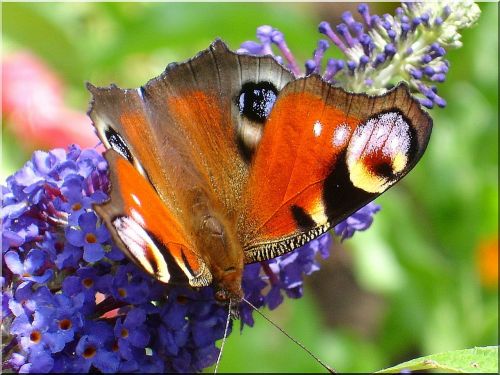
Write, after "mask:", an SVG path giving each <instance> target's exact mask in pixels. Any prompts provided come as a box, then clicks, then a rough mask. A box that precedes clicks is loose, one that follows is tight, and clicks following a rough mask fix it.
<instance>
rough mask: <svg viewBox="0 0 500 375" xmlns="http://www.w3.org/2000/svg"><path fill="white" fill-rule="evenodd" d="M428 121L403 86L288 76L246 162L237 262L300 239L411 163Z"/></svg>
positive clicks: (362, 200)
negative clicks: (366, 89) (366, 90)
mask: <svg viewBox="0 0 500 375" xmlns="http://www.w3.org/2000/svg"><path fill="white" fill-rule="evenodd" d="M431 127H432V121H431V119H430V117H429V116H428V115H427V114H426V113H425V112H424V111H423V110H422V109H421V108H420V105H419V104H418V103H417V102H416V101H415V100H414V99H413V98H412V97H411V95H410V94H409V92H408V89H407V87H406V86H404V85H400V86H398V87H397V88H395V89H393V90H392V91H390V92H388V93H387V94H385V95H383V96H379V97H369V96H367V95H364V94H348V93H347V92H345V91H344V90H342V89H339V88H334V87H333V86H331V85H330V84H328V83H326V82H324V81H323V80H322V79H321V78H320V77H318V76H310V77H307V78H304V79H299V80H296V81H294V82H291V83H289V84H288V85H287V86H286V87H285V88H284V89H283V90H282V92H281V93H280V94H279V97H278V100H277V101H276V103H275V105H274V107H273V109H272V111H271V113H270V117H269V119H268V121H267V122H266V125H265V127H264V133H263V136H262V140H261V142H260V144H259V146H258V147H257V151H256V154H255V156H254V160H253V164H252V165H251V169H250V176H249V180H248V183H247V186H246V190H245V195H244V210H243V215H242V218H241V221H240V223H239V227H240V228H244V233H245V234H244V235H243V236H242V238H241V241H242V243H243V245H244V249H245V261H246V262H247V263H251V262H255V261H261V260H264V259H269V258H273V257H276V256H278V255H281V254H283V253H285V252H288V251H290V250H293V249H294V248H296V247H299V246H302V245H303V244H305V243H306V242H308V241H310V240H312V239H313V238H315V237H317V236H319V235H320V234H322V233H324V232H326V231H327V230H329V229H330V228H331V227H333V226H334V225H336V224H337V223H338V222H340V221H341V220H343V219H345V218H346V217H347V216H348V215H350V214H351V213H353V212H354V211H356V210H357V209H359V208H361V207H362V206H364V205H365V204H367V203H368V202H370V201H371V200H373V199H374V198H375V197H376V196H378V195H379V194H381V193H382V192H384V191H385V190H386V189H388V188H389V187H390V186H392V185H393V184H394V183H395V182H397V181H398V180H399V179H401V178H402V177H403V176H404V175H405V174H406V173H407V172H408V171H409V170H410V169H411V168H412V167H413V166H414V165H415V164H416V162H417V161H418V159H419V158H420V157H421V156H422V153H423V152H424V150H425V148H426V146H427V142H428V139H429V136H430V132H431Z"/></svg>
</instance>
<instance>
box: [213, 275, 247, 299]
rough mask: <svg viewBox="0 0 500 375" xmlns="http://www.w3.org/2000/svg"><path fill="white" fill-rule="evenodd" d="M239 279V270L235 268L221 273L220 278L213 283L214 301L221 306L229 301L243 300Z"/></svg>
mask: <svg viewBox="0 0 500 375" xmlns="http://www.w3.org/2000/svg"><path fill="white" fill-rule="evenodd" d="M241 277H242V272H241V270H237V269H236V268H231V269H228V270H225V271H223V273H222V275H221V277H220V278H219V280H217V281H216V283H215V295H214V297H215V300H216V301H218V302H220V303H223V304H228V303H229V302H230V301H231V302H239V301H241V300H242V298H243V290H242V289H241Z"/></svg>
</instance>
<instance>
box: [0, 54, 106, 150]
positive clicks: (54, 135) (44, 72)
mask: <svg viewBox="0 0 500 375" xmlns="http://www.w3.org/2000/svg"><path fill="white" fill-rule="evenodd" d="M2 83H3V86H2V106H3V110H2V111H3V115H2V116H3V118H4V120H7V121H6V123H7V124H8V126H9V129H10V130H11V131H12V133H14V134H15V136H16V137H18V138H19V140H20V141H21V143H22V144H23V145H24V146H25V147H26V149H27V150H28V151H31V150H33V149H36V148H56V147H67V146H68V145H69V144H72V143H76V144H78V145H80V146H81V147H94V146H96V145H97V144H98V142H99V140H98V138H97V136H96V135H95V133H94V128H93V127H92V125H91V121H90V119H89V118H88V117H87V116H86V114H85V113H84V111H76V110H74V109H71V108H69V107H67V106H66V104H65V103H64V84H63V82H62V80H61V79H60V78H59V77H58V76H57V74H56V73H55V72H53V71H52V70H51V69H50V68H49V67H48V66H47V65H46V64H45V63H44V62H43V61H41V60H40V59H39V58H38V57H37V56H35V55H33V54H31V53H30V52H17V53H13V54H10V55H7V56H5V57H4V59H3V61H2ZM82 87H83V83H82Z"/></svg>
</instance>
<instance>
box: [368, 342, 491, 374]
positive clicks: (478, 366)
mask: <svg viewBox="0 0 500 375" xmlns="http://www.w3.org/2000/svg"><path fill="white" fill-rule="evenodd" d="M428 369H434V370H439V371H442V372H458V373H498V346H486V347H482V348H473V349H464V350H454V351H451V352H444V353H439V354H432V355H428V356H426V357H420V358H416V359H412V360H411V361H407V362H403V363H401V364H399V365H396V366H393V367H389V368H386V369H384V370H380V371H377V372H376V374H391V373H398V372H401V371H402V370H410V371H417V370H428Z"/></svg>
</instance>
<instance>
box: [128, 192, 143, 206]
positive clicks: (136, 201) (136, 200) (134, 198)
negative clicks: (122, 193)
mask: <svg viewBox="0 0 500 375" xmlns="http://www.w3.org/2000/svg"><path fill="white" fill-rule="evenodd" d="M130 196H131V197H132V199H133V200H134V202H135V203H136V204H137V205H138V206H140V205H141V201H140V200H139V198H137V195H135V194H130Z"/></svg>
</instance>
